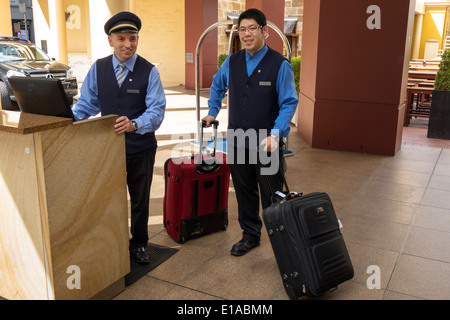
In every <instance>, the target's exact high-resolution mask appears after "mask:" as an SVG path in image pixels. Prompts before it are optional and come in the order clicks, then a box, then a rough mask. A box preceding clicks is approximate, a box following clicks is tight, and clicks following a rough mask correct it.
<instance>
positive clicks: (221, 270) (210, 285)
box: [181, 252, 281, 300]
mask: <svg viewBox="0 0 450 320" xmlns="http://www.w3.org/2000/svg"><path fill="white" fill-rule="evenodd" d="M280 282H281V278H280V273H279V271H278V266H277V265H276V262H275V261H273V262H265V261H261V260H260V259H253V258H249V257H247V255H246V256H243V257H234V256H231V255H230V254H229V252H227V253H223V254H217V255H216V256H215V257H214V259H210V260H208V261H206V262H205V263H204V264H203V265H202V266H201V268H198V269H197V270H196V271H194V272H192V273H191V274H190V275H189V276H188V277H187V278H186V279H185V280H183V281H182V283H181V284H182V285H183V286H185V287H189V288H193V289H195V290H198V291H201V292H207V293H209V294H212V295H214V296H217V297H221V298H224V299H233V300H252V299H256V300H260V299H263V300H266V299H269V298H271V297H272V296H273V295H274V294H275V289H276V288H274V284H275V283H280Z"/></svg>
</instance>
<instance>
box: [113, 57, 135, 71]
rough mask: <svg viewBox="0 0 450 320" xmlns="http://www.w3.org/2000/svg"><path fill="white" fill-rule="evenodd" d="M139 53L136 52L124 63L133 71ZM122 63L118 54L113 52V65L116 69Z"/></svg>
mask: <svg viewBox="0 0 450 320" xmlns="http://www.w3.org/2000/svg"><path fill="white" fill-rule="evenodd" d="M136 59H137V54H136V53H135V54H134V55H133V56H132V57H131V58H130V59H128V60H127V61H125V62H124V63H123V65H124V66H125V67H126V68H127V69H128V70H130V71H133V69H134V64H135V63H136ZM119 64H120V61H119V60H118V59H117V58H116V56H115V55H114V54H113V67H114V70H116V68H117V66H118V65H119Z"/></svg>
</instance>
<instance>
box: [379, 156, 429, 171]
mask: <svg viewBox="0 0 450 320" xmlns="http://www.w3.org/2000/svg"><path fill="white" fill-rule="evenodd" d="M434 167H435V162H429V161H420V160H413V159H403V158H392V159H391V160H389V161H387V162H386V163H385V164H384V165H383V168H385V169H392V170H405V171H412V172H421V173H432V172H433V170H434Z"/></svg>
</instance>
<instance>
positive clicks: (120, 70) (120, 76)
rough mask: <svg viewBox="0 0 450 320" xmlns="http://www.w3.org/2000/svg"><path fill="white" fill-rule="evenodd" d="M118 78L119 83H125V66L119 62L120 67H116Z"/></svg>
mask: <svg viewBox="0 0 450 320" xmlns="http://www.w3.org/2000/svg"><path fill="white" fill-rule="evenodd" d="M116 79H117V84H118V85H119V88H120V86H121V85H122V83H123V80H125V66H124V65H123V64H119V66H118V68H117V69H116Z"/></svg>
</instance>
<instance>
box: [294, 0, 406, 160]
mask: <svg viewBox="0 0 450 320" xmlns="http://www.w3.org/2000/svg"><path fill="white" fill-rule="evenodd" d="M414 9H415V0H397V1H392V0H372V1H368V0H341V1H332V0H305V2H304V15H303V40H302V41H303V42H302V63H301V71H300V75H301V76H300V78H301V79H300V94H299V107H298V132H299V133H300V134H301V135H302V137H303V138H304V139H305V140H306V141H307V142H308V143H309V144H310V145H311V146H312V147H316V148H323V149H332V150H341V151H352V152H363V153H372V154H381V155H395V154H396V153H397V152H398V151H399V150H400V148H401V141H402V132H403V118H404V111H405V96H406V87H407V79H408V61H409V57H410V53H411V42H412V40H411V39H412V30H413V23H414Z"/></svg>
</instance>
